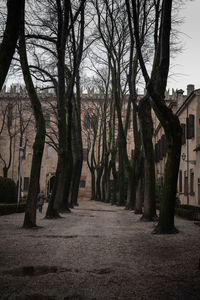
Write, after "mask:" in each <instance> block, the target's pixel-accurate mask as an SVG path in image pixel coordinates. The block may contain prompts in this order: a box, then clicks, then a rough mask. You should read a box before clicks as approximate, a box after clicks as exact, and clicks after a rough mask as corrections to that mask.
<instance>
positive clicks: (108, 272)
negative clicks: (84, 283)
mask: <svg viewBox="0 0 200 300" xmlns="http://www.w3.org/2000/svg"><path fill="white" fill-rule="evenodd" d="M88 272H89V273H94V274H99V275H105V274H110V273H112V270H111V269H109V268H104V269H98V270H91V271H88Z"/></svg>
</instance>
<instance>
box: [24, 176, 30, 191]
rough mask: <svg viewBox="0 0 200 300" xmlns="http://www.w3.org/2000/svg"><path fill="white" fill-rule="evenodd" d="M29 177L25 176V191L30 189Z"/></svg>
mask: <svg viewBox="0 0 200 300" xmlns="http://www.w3.org/2000/svg"><path fill="white" fill-rule="evenodd" d="M28 187H29V177H24V191H28Z"/></svg>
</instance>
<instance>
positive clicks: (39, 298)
mask: <svg viewBox="0 0 200 300" xmlns="http://www.w3.org/2000/svg"><path fill="white" fill-rule="evenodd" d="M15 299H16V300H56V299H57V298H56V296H45V295H41V294H33V295H26V296H24V297H22V296H17V297H16V298H15ZM82 299H83V298H82V297H81V296H80V295H71V296H67V297H64V298H63V300H82Z"/></svg>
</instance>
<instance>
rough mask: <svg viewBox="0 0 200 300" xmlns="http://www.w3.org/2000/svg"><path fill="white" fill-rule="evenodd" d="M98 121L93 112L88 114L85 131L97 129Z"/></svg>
mask: <svg viewBox="0 0 200 300" xmlns="http://www.w3.org/2000/svg"><path fill="white" fill-rule="evenodd" d="M97 126H98V119H97V116H96V115H95V114H94V113H93V112H87V113H86V114H85V118H84V128H85V129H93V130H94V129H97Z"/></svg>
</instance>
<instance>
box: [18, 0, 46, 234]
mask: <svg viewBox="0 0 200 300" xmlns="http://www.w3.org/2000/svg"><path fill="white" fill-rule="evenodd" d="M24 9H25V4H24V5H23V9H22V12H21V20H22V22H21V27H20V39H19V54H20V62H21V66H22V71H23V76H24V81H25V84H26V89H27V91H28V94H29V98H30V101H31V105H32V109H33V113H34V117H35V123H36V136H35V141H34V144H33V158H32V165H31V175H30V184H29V190H28V197H27V205H26V209H25V218H24V224H23V227H24V228H31V227H36V209H37V195H38V192H39V181H40V170H41V162H42V156H43V150H44V142H45V120H44V116H43V112H42V107H41V103H40V100H39V98H38V96H37V93H36V91H35V88H34V85H33V82H32V78H31V74H30V71H29V65H28V59H27V53H26V44H25V35H24Z"/></svg>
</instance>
